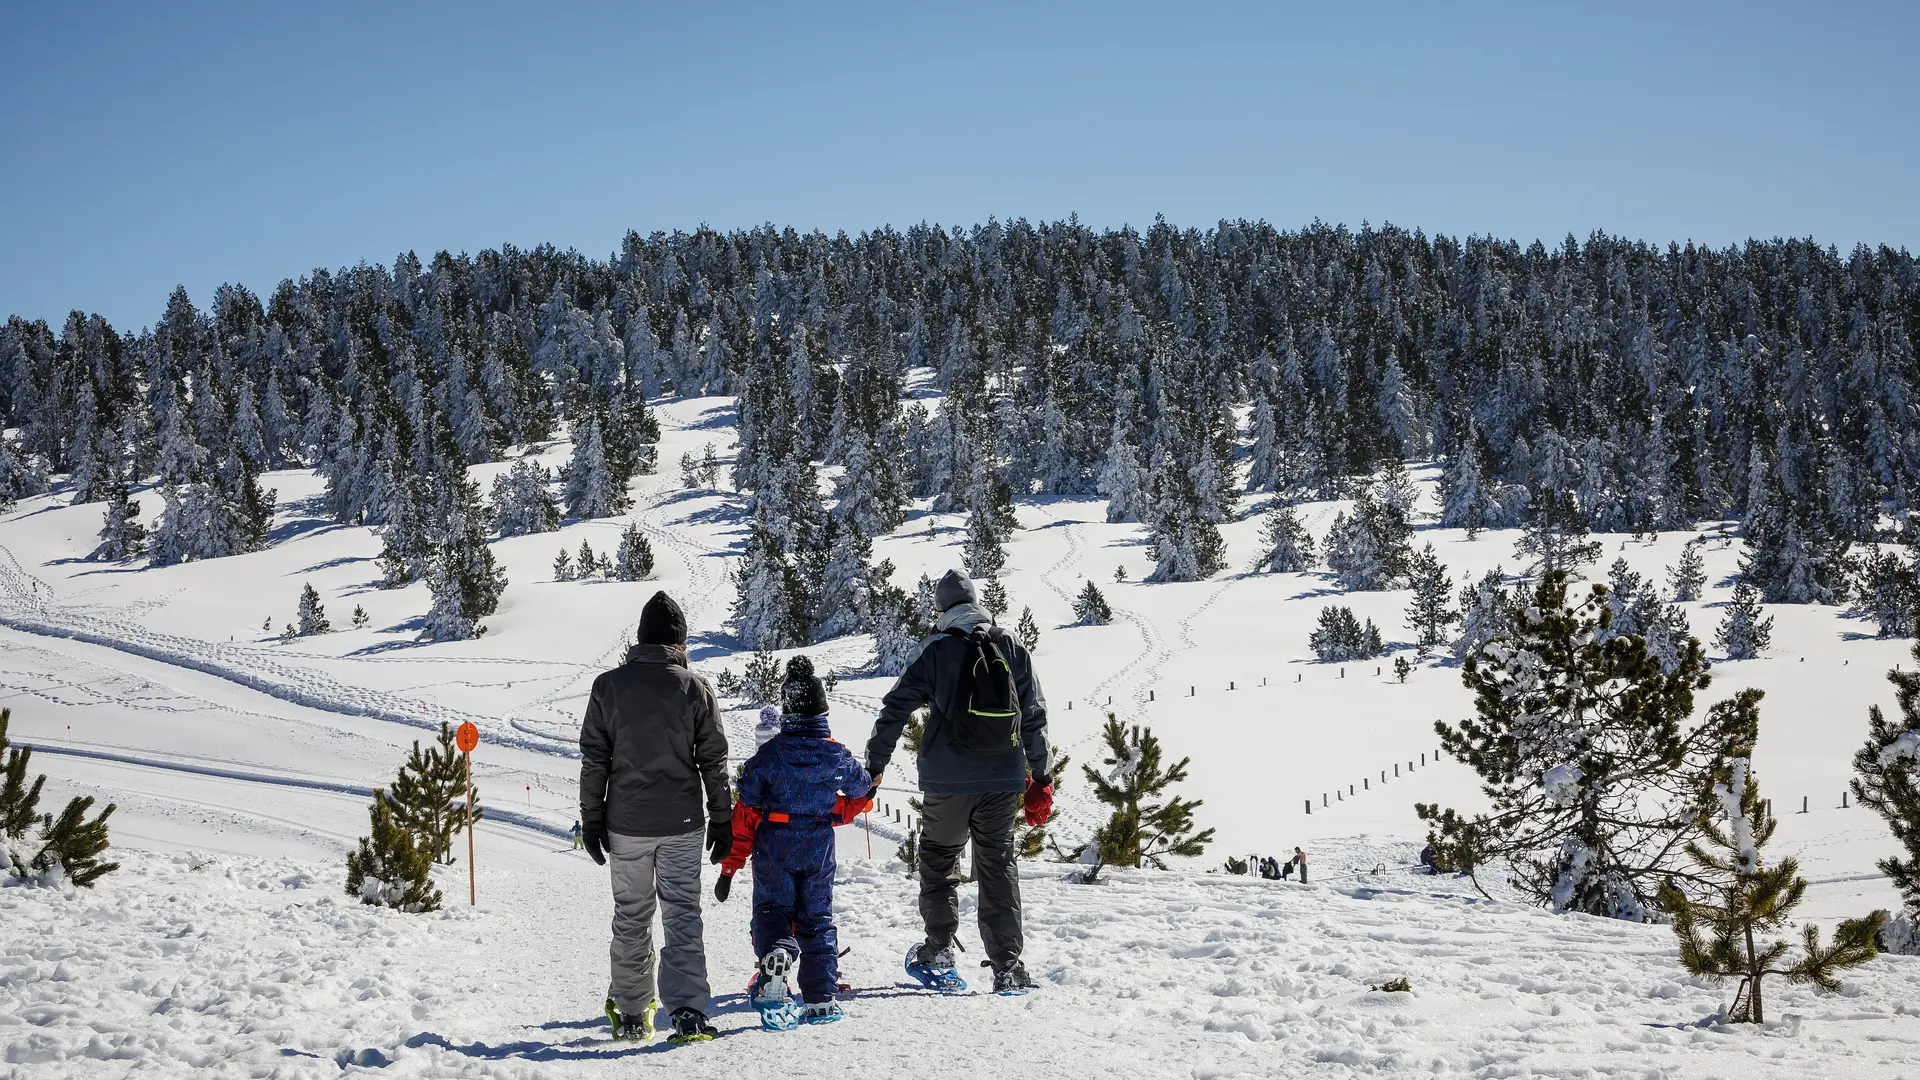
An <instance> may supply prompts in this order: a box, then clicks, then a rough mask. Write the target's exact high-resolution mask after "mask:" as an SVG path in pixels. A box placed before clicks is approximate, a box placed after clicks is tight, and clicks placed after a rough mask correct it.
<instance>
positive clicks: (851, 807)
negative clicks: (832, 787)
mask: <svg viewBox="0 0 1920 1080" xmlns="http://www.w3.org/2000/svg"><path fill="white" fill-rule="evenodd" d="M871 809H873V800H872V799H869V798H856V797H854V796H852V795H836V796H834V797H833V823H834V824H835V825H851V824H853V819H854V818H857V817H859V816H860V815H861V814H864V813H866V812H867V811H869V810H871Z"/></svg>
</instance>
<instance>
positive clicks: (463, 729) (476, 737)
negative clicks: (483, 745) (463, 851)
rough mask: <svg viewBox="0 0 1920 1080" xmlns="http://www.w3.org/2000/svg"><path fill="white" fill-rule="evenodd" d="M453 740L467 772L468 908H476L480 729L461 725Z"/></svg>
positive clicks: (477, 895)
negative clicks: (475, 791) (475, 775)
mask: <svg viewBox="0 0 1920 1080" xmlns="http://www.w3.org/2000/svg"><path fill="white" fill-rule="evenodd" d="M453 739H454V745H455V746H458V747H459V748H460V760H461V763H462V764H464V765H465V766H466V772H467V906H468V907H474V906H476V905H477V904H479V902H480V898H479V891H480V889H479V880H478V879H479V872H478V871H477V870H476V869H475V868H474V865H473V748H474V747H476V746H479V745H480V729H479V728H477V727H474V726H473V723H472V721H468V722H467V723H464V724H461V725H460V730H459V731H457V732H455V733H454V737H453Z"/></svg>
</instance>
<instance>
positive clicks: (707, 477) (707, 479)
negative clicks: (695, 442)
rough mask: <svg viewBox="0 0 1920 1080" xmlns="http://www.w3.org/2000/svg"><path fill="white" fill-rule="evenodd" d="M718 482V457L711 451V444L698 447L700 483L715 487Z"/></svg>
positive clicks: (707, 486) (704, 485)
mask: <svg viewBox="0 0 1920 1080" xmlns="http://www.w3.org/2000/svg"><path fill="white" fill-rule="evenodd" d="M719 482H720V458H719V455H717V454H715V453H714V452H713V444H712V443H708V444H706V445H705V446H703V447H701V448H700V485H701V486H702V487H706V488H712V487H715V486H716V485H717V484H719Z"/></svg>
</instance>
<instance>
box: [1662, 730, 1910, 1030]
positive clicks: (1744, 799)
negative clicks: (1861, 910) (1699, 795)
mask: <svg viewBox="0 0 1920 1080" xmlns="http://www.w3.org/2000/svg"><path fill="white" fill-rule="evenodd" d="M1740 750H1741V753H1740V755H1739V756H1736V757H1734V758H1732V759H1731V760H1730V761H1728V762H1727V763H1726V765H1725V766H1723V767H1722V768H1721V769H1719V770H1717V772H1718V776H1717V778H1716V779H1715V782H1714V784H1713V786H1712V788H1711V789H1710V795H1709V797H1708V799H1707V800H1705V801H1707V802H1708V803H1709V805H1710V806H1711V807H1712V808H1711V809H1710V810H1709V811H1708V812H1707V813H1706V814H1703V815H1702V821H1701V832H1702V834H1703V835H1702V837H1701V839H1699V840H1695V841H1692V842H1689V843H1688V844H1687V847H1686V850H1687V857H1688V858H1690V859H1692V860H1693V862H1694V864H1695V865H1696V866H1697V867H1698V868H1699V876H1701V877H1703V878H1706V879H1708V880H1709V881H1710V882H1712V886H1711V888H1710V890H1708V892H1707V894H1706V895H1704V896H1699V897H1698V898H1696V896H1693V895H1689V894H1688V891H1687V890H1686V889H1684V888H1682V887H1681V885H1680V884H1679V883H1678V882H1676V881H1674V880H1671V879H1669V880H1668V881H1667V882H1665V883H1664V884H1662V885H1661V887H1660V906H1661V907H1662V908H1663V909H1665V910H1666V912H1667V913H1668V914H1669V915H1671V916H1672V917H1673V933H1674V936H1676V937H1678V938H1679V939H1680V963H1681V966H1683V967H1685V968H1686V969H1687V972H1688V973H1689V974H1691V975H1695V976H1698V977H1701V978H1705V979H1711V980H1713V981H1714V982H1719V981H1722V980H1724V979H1732V978H1738V979H1739V980H1740V982H1739V985H1738V987H1737V988H1736V989H1735V991H1734V995H1733V1005H1732V1007H1731V1008H1730V1009H1729V1010H1728V1012H1727V1019H1728V1020H1730V1021H1731V1022H1733V1023H1736V1024H1764V1023H1766V1020H1767V1014H1766V999H1765V998H1764V997H1763V995H1762V992H1761V990H1762V980H1764V979H1765V978H1766V976H1768V975H1778V976H1780V977H1781V978H1784V979H1786V980H1787V982H1789V983H1792V984H1795V985H1811V986H1813V987H1815V988H1816V989H1819V990H1822V991H1825V992H1827V993H1833V992H1835V991H1838V990H1839V989H1840V980H1839V979H1838V978H1837V977H1836V975H1837V973H1838V972H1841V971H1844V970H1846V969H1848V968H1852V967H1858V966H1859V965H1861V964H1864V963H1866V962H1867V961H1869V960H1872V959H1873V958H1874V956H1875V955H1876V954H1877V952H1878V950H1877V949H1876V948H1875V947H1874V938H1875V937H1876V936H1877V935H1878V934H1879V932H1880V926H1881V922H1882V913H1880V912H1877V911H1876V912H1874V913H1873V914H1871V915H1868V916H1867V917H1865V918H1861V919H1848V920H1846V921H1844V922H1842V923H1841V924H1840V926H1839V927H1838V928H1837V929H1835V930H1834V933H1833V941H1832V942H1831V943H1830V944H1828V945H1825V946H1822V945H1821V944H1820V928H1819V927H1817V926H1814V925H1813V924H1811V923H1808V924H1806V925H1805V926H1804V927H1803V930H1802V934H1803V936H1802V941H1801V945H1802V952H1801V955H1800V956H1799V958H1798V959H1796V960H1794V961H1793V962H1792V963H1787V962H1786V961H1787V958H1788V955H1789V953H1790V952H1791V947H1790V946H1789V945H1788V944H1787V943H1786V942H1785V941H1772V942H1764V941H1763V940H1760V939H1764V938H1765V937H1766V936H1767V935H1769V934H1771V933H1774V932H1776V931H1778V930H1779V929H1780V928H1781V927H1783V926H1785V925H1787V924H1788V923H1789V922H1790V921H1791V919H1792V915H1793V909H1794V908H1795V907H1797V906H1799V904H1800V901H1801V899H1802V898H1803V897H1804V896H1805V895H1806V891H1807V879H1806V878H1803V877H1801V876H1800V863H1799V861H1798V860H1796V859H1794V858H1792V857H1788V858H1785V859H1782V860H1780V862H1779V863H1778V864H1776V865H1774V866H1767V865H1765V864H1764V863H1763V862H1762V860H1761V850H1762V849H1763V848H1765V847H1766V846H1767V842H1768V841H1770V840H1771V839H1773V830H1774V826H1775V825H1776V824H1778V823H1777V822H1776V821H1775V820H1774V819H1773V818H1772V817H1771V816H1769V815H1768V813H1767V807H1766V803H1765V802H1764V801H1763V800H1762V799H1761V798H1760V787H1759V785H1758V784H1756V783H1755V782H1754V781H1753V776H1752V765H1751V763H1750V760H1749V758H1748V757H1747V755H1748V754H1750V753H1751V751H1752V747H1751V746H1746V747H1741V748H1740ZM1715 817H1719V818H1721V819H1724V821H1725V825H1724V826H1722V825H1721V823H1720V822H1719V821H1716V820H1715Z"/></svg>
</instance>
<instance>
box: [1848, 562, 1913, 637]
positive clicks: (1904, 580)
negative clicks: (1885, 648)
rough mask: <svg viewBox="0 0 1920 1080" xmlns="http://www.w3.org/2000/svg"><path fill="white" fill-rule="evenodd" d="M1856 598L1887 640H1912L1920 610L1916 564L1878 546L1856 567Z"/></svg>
mask: <svg viewBox="0 0 1920 1080" xmlns="http://www.w3.org/2000/svg"><path fill="white" fill-rule="evenodd" d="M1853 573H1854V582H1853V595H1854V597H1855V598H1856V600H1857V601H1858V604H1859V608H1860V610H1861V611H1862V612H1863V613H1864V614H1865V615H1866V616H1867V618H1869V619H1872V620H1873V621H1874V624H1875V625H1876V626H1878V627H1879V633H1878V635H1877V636H1879V637H1883V638H1895V637H1912V636H1913V632H1914V616H1915V614H1916V611H1920V575H1916V574H1915V573H1914V568H1913V564H1911V563H1910V562H1908V561H1907V560H1905V559H1903V558H1901V557H1900V556H1898V555H1896V554H1894V553H1893V552H1892V551H1889V550H1888V549H1887V547H1886V546H1884V545H1875V546H1874V547H1873V548H1871V549H1869V550H1868V551H1867V553H1866V554H1865V555H1863V556H1861V558H1860V560H1859V562H1858V563H1857V564H1856V565H1855V567H1854V572H1853Z"/></svg>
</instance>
